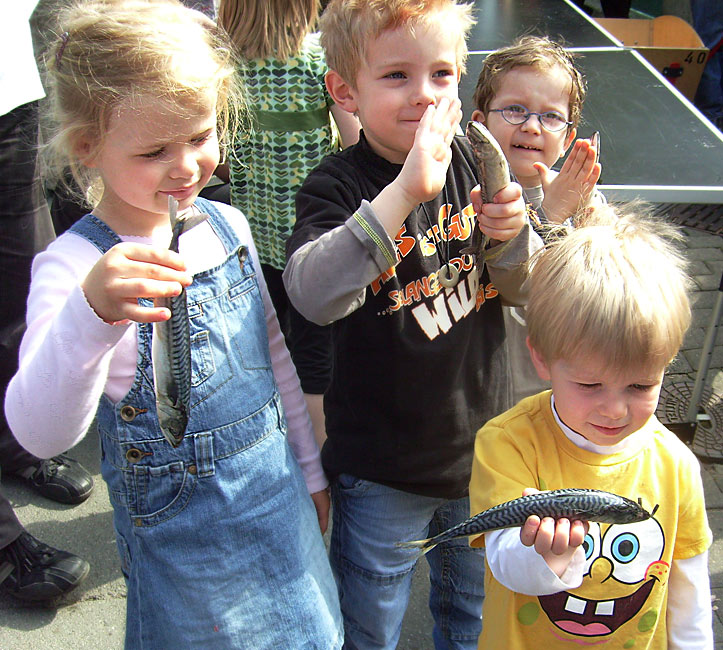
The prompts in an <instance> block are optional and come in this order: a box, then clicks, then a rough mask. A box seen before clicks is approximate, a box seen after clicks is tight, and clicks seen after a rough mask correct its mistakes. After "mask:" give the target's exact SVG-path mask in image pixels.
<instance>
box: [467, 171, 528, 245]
mask: <svg viewBox="0 0 723 650" xmlns="http://www.w3.org/2000/svg"><path fill="white" fill-rule="evenodd" d="M470 198H471V200H472V207H473V208H474V209H475V212H476V213H477V227H478V228H480V230H481V231H482V232H483V233H484V234H485V235H487V236H488V237H489V238H490V239H491V240H496V241H508V240H509V239H512V238H513V237H515V236H516V235H517V234H518V233H519V232H520V230H522V227H523V226H524V225H525V223H526V221H527V212H526V210H525V201H524V200H523V198H522V187H520V185H519V184H518V183H509V184H508V185H506V186H505V187H503V188H502V189H501V190H500V191H499V192H497V194H495V196H494V199H493V202H492V203H483V199H482V192H481V189H480V186H479V185H478V186H477V187H475V188H474V189H473V190H472V192H471V193H470Z"/></svg>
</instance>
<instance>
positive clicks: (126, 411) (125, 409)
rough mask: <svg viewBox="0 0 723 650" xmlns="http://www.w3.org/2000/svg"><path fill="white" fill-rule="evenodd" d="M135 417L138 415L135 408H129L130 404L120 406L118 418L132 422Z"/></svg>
mask: <svg viewBox="0 0 723 650" xmlns="http://www.w3.org/2000/svg"><path fill="white" fill-rule="evenodd" d="M136 415H138V411H137V410H136V408H135V407H134V406H131V405H130V404H126V405H125V406H121V410H120V416H121V418H123V419H124V420H125V421H126V422H133V420H135V418H136Z"/></svg>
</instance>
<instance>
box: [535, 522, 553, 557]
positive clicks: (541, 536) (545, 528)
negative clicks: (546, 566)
mask: <svg viewBox="0 0 723 650" xmlns="http://www.w3.org/2000/svg"><path fill="white" fill-rule="evenodd" d="M554 538H555V520H554V519H553V518H552V517H544V518H543V519H542V521H540V527H539V528H538V530H537V536H536V537H535V551H537V552H538V553H539V554H540V555H546V554H548V553H549V552H550V549H551V548H552V544H553V540H554Z"/></svg>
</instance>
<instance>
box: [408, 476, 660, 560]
mask: <svg viewBox="0 0 723 650" xmlns="http://www.w3.org/2000/svg"><path fill="white" fill-rule="evenodd" d="M656 509H657V506H656ZM653 514H655V510H653V512H652V513H649V512H648V511H647V510H645V509H644V508H643V507H642V505H640V503H635V501H631V500H630V499H626V498H625V497H621V496H619V495H617V494H613V493H612V492H604V491H603V490H583V489H579V488H567V489H562V490H551V491H548V492H538V493H536V494H529V495H527V496H524V497H520V498H519V499H514V500H512V501H507V502H505V503H501V504H500V505H497V506H494V507H492V508H489V509H488V510H484V511H482V512H480V513H479V514H477V515H475V516H474V517H470V518H469V519H467V520H465V521H463V522H461V523H459V524H457V525H456V526H452V527H451V528H449V529H447V530H445V531H444V532H441V533H439V535H435V536H434V537H430V538H428V539H420V540H416V541H413V542H398V543H397V546H399V547H402V548H418V549H421V551H422V553H426V552H427V551H430V550H432V549H433V548H434V547H435V546H437V544H441V543H442V542H448V541H449V540H452V539H458V538H459V537H467V536H469V535H479V534H480V533H489V532H491V531H493V530H501V529H503V528H515V527H517V526H522V525H523V524H524V523H525V521H527V518H528V517H529V516H531V515H537V516H538V517H539V518H540V519H543V518H544V517H552V518H553V519H569V520H570V521H575V520H580V521H597V522H601V523H607V524H631V523H633V522H636V521H645V520H646V519H650V517H652V516H653Z"/></svg>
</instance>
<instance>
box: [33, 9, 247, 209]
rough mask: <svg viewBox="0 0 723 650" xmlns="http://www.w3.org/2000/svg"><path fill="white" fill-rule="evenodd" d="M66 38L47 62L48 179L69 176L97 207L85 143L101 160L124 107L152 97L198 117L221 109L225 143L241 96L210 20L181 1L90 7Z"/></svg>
mask: <svg viewBox="0 0 723 650" xmlns="http://www.w3.org/2000/svg"><path fill="white" fill-rule="evenodd" d="M58 29H59V33H58V36H57V38H56V39H55V40H54V42H53V43H52V44H51V46H50V47H49V50H48V52H47V56H46V61H45V66H46V69H47V81H48V84H49V98H50V102H49V109H48V110H49V113H50V115H49V117H50V118H51V119H50V121H51V123H52V126H51V129H52V131H51V132H52V138H51V139H50V142H49V145H48V150H49V151H48V155H47V156H46V157H45V160H46V162H47V163H48V168H47V169H46V173H50V174H52V175H53V176H54V177H55V178H56V179H62V178H63V176H64V174H63V171H64V170H65V169H67V168H69V169H70V171H71V173H72V176H73V179H74V180H75V182H76V183H77V185H78V187H79V188H80V190H81V191H82V192H83V194H84V197H83V198H86V199H88V200H89V202H90V203H91V204H93V203H95V202H97V200H98V199H99V198H100V193H99V192H101V191H102V188H101V187H100V186H99V182H100V181H99V178H98V177H97V174H96V173H94V170H92V169H89V168H87V167H86V166H85V165H84V164H83V160H82V159H81V158H80V155H81V154H80V152H79V143H80V142H89V143H92V145H91V146H92V147H93V151H95V148H97V147H98V146H100V145H101V144H102V143H103V140H104V137H105V134H106V133H107V130H108V127H109V124H110V121H111V118H112V117H113V115H114V113H115V111H116V110H117V109H118V107H119V106H120V105H121V104H124V105H127V104H129V103H130V105H134V103H137V104H138V105H140V102H141V101H142V100H143V99H146V100H147V99H148V98H149V97H150V98H152V99H153V100H157V101H159V102H161V103H162V104H164V105H165V106H166V107H167V108H168V109H169V110H171V111H173V112H174V113H177V114H180V115H194V114H197V113H198V111H199V110H207V108H208V106H209V102H211V103H214V102H215V105H216V114H217V124H218V129H219V139H220V140H221V141H222V142H223V141H224V140H225V138H226V136H227V134H228V132H229V128H230V127H231V123H232V121H234V120H235V119H236V118H237V116H238V115H239V111H240V109H241V107H242V105H243V102H242V94H241V90H240V88H239V86H238V85H237V83H238V82H237V78H236V74H235V61H234V56H233V51H232V48H231V46H230V43H229V42H228V39H227V37H226V34H225V33H224V32H223V30H221V29H220V28H219V27H217V26H216V24H215V23H214V22H213V21H212V20H210V19H209V18H207V17H206V16H204V15H203V14H202V13H200V12H198V11H193V10H191V9H187V8H186V7H184V6H183V5H181V4H180V3H179V2H176V1H175V0H86V1H83V2H77V3H75V4H73V5H72V6H69V7H67V8H66V9H64V10H63V11H62V12H61V13H60V15H59V18H58ZM93 151H91V152H90V156H91V157H92V154H93ZM85 153H86V154H87V152H85ZM84 157H85V156H84Z"/></svg>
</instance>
